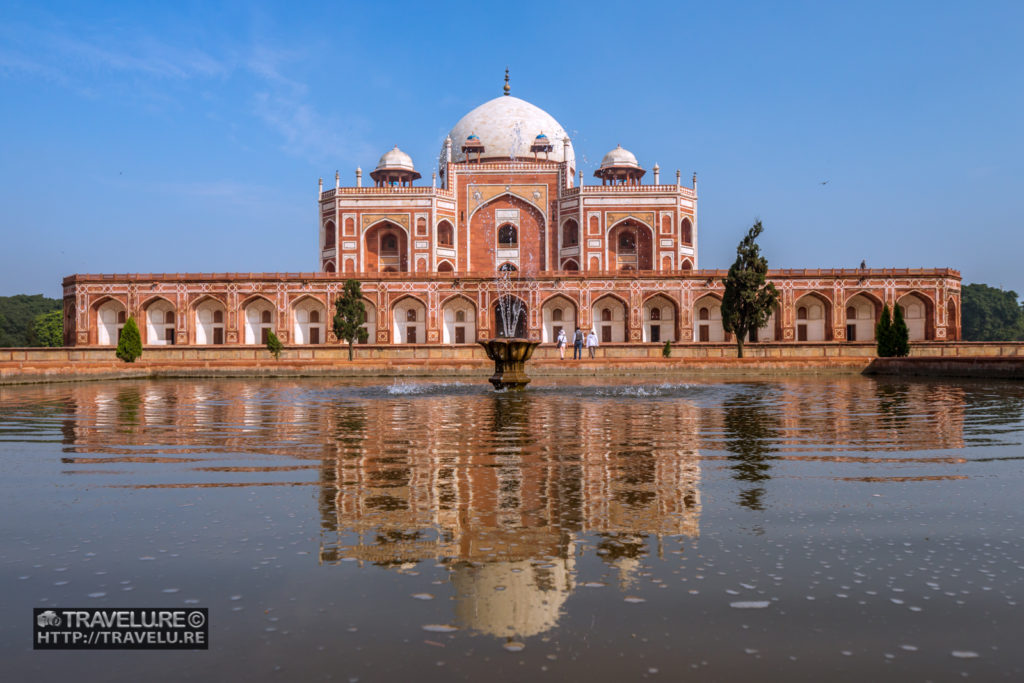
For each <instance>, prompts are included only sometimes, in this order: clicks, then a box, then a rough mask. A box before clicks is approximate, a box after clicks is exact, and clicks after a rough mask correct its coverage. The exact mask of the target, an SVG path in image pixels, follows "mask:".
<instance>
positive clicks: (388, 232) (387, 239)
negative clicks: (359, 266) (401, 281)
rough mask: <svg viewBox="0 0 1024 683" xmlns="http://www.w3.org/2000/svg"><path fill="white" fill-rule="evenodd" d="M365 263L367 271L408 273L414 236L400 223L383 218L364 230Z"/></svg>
mask: <svg viewBox="0 0 1024 683" xmlns="http://www.w3.org/2000/svg"><path fill="white" fill-rule="evenodd" d="M362 239H363V265H364V268H363V269H364V270H365V271H367V272H382V273H383V272H392V271H393V272H400V273H408V272H410V270H409V252H410V248H411V246H412V242H411V240H412V237H411V235H410V234H409V230H408V229H406V227H405V226H403V225H401V224H400V223H396V222H394V221H391V220H388V219H387V218H381V219H379V220H376V221H374V222H373V223H371V224H370V225H368V226H366V229H365V230H364V231H363V238H362Z"/></svg>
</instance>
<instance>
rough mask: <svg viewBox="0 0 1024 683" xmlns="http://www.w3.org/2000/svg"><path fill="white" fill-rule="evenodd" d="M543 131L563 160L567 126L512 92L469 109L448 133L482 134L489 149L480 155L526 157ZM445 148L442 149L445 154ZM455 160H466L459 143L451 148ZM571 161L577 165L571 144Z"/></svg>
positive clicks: (460, 136) (554, 154)
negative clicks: (511, 94)
mask: <svg viewBox="0 0 1024 683" xmlns="http://www.w3.org/2000/svg"><path fill="white" fill-rule="evenodd" d="M540 133H544V134H546V136H547V137H548V138H549V139H550V141H551V144H552V147H553V149H552V151H551V157H550V158H551V159H552V160H553V161H561V160H562V149H563V146H564V144H565V138H566V137H568V136H567V135H566V132H565V129H564V128H562V126H561V125H560V124H559V123H558V121H556V120H555V119H554V117H552V116H551V114H549V113H547V112H546V111H544V110H543V109H540V108H539V107H535V106H534V105H532V104H530V103H529V102H527V101H525V100H521V99H519V98H518V97H512V96H510V95H502V96H500V97H495V98H494V99H493V100H491V101H490V102H484V103H483V104H481V105H480V106H479V107H477V108H476V109H474V110H473V111H471V112H469V113H468V114H466V115H465V116H463V117H462V119H460V120H459V122H458V123H456V124H455V127H454V128H452V130H451V132H450V133H449V134H448V135H449V137H451V139H452V140H466V139H468V138H469V136H470V135H476V136H478V137H479V138H480V142H482V143H483V145H484V147H485V148H486V151H485V152H483V153H482V154H481V159H482V160H485V159H509V158H513V157H515V158H523V157H528V156H529V154H530V145H531V144H532V143H533V141H534V140H535V139H536V138H537V137H538V135H539V134H540ZM443 153H444V150H443V149H442V154H443ZM452 161H456V162H458V161H466V154H465V152H463V151H462V150H461V149H459V148H458V146H456V147H454V148H453V149H452ZM569 165H570V166H572V167H574V168H575V165H576V157H575V155H574V154H573V151H572V147H571V146H570V147H569Z"/></svg>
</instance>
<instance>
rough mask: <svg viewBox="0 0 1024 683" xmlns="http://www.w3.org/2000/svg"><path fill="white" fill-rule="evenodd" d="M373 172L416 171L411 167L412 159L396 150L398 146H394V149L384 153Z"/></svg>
mask: <svg viewBox="0 0 1024 683" xmlns="http://www.w3.org/2000/svg"><path fill="white" fill-rule="evenodd" d="M374 170H375V171H384V170H388V171H397V170H401V171H415V170H416V169H415V168H413V166H412V157H411V156H409V155H408V154H406V153H405V152H403V151H402V150H400V149H398V145H395V148H394V149H391V150H388V151H387V152H385V153H384V156H382V157H381V158H380V161H378V162H377V168H375V169H374Z"/></svg>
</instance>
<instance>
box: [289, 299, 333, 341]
mask: <svg viewBox="0 0 1024 683" xmlns="http://www.w3.org/2000/svg"><path fill="white" fill-rule="evenodd" d="M326 310H327V309H326V307H325V306H324V305H323V304H322V303H320V302H319V301H317V300H316V299H314V298H313V297H308V296H307V297H303V298H302V299H300V300H299V301H298V302H297V303H296V304H295V306H294V316H295V329H294V331H293V335H294V337H293V340H292V341H293V343H295V344H323V343H324V341H325V340H326V339H327V328H326V325H325V323H326V321H327V315H326Z"/></svg>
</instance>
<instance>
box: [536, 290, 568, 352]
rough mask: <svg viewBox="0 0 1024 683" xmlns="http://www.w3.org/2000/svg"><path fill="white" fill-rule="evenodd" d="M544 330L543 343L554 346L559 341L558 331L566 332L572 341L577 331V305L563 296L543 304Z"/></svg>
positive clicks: (559, 295)
mask: <svg viewBox="0 0 1024 683" xmlns="http://www.w3.org/2000/svg"><path fill="white" fill-rule="evenodd" d="M540 310H541V317H542V318H543V329H542V330H541V341H542V342H544V343H547V344H553V343H554V342H555V340H556V339H558V331H559V330H565V335H566V337H567V339H569V340H570V341H571V340H572V336H573V333H574V332H575V331H576V304H575V303H574V302H573V301H572V300H571V299H569V298H568V297H565V296H562V295H561V294H558V295H555V296H553V297H550V298H549V299H547V300H546V301H544V303H543V304H541V309H540Z"/></svg>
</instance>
